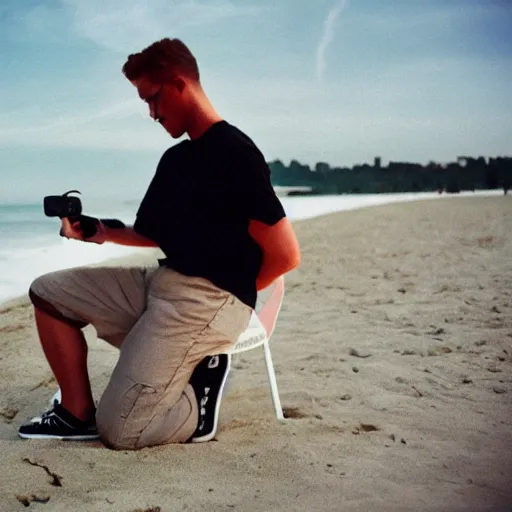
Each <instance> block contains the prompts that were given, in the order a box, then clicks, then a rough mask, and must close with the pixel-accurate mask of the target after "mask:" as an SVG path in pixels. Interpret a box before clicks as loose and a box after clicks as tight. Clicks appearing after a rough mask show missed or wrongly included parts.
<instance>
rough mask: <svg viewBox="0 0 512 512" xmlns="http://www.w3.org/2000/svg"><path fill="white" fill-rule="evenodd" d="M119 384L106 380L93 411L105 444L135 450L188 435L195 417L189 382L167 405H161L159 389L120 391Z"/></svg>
mask: <svg viewBox="0 0 512 512" xmlns="http://www.w3.org/2000/svg"><path fill="white" fill-rule="evenodd" d="M138 386H140V385H138ZM138 386H137V387H138ZM122 388H123V386H122V383H121V385H120V384H118V386H115V389H114V386H111V385H110V384H109V386H107V389H106V390H105V393H104V395H103V396H102V399H101V400H100V402H99V404H98V409H97V411H96V425H97V428H98V433H99V435H100V438H101V440H102V441H103V443H104V444H105V445H106V446H107V447H109V448H112V449H114V450H138V449H141V448H146V447H150V446H157V445H164V444H170V443H185V442H187V441H188V440H189V439H190V437H191V436H192V434H193V433H194V431H195V429H196V426H197V418H198V406H197V402H196V400H195V395H194V392H193V390H192V387H191V386H188V387H187V389H186V390H185V392H184V393H183V394H182V395H181V397H180V398H179V400H178V402H177V403H173V404H172V405H171V404H169V407H162V404H164V403H165V401H166V399H165V398H163V399H162V397H161V394H159V393H149V394H148V393H146V394H144V393H134V392H135V389H136V388H132V389H131V390H130V391H129V392H127V393H126V392H125V393H123V392H122ZM148 389H149V388H147V389H146V391H148ZM114 395H115V396H114Z"/></svg>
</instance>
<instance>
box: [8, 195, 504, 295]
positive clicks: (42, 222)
mask: <svg viewBox="0 0 512 512" xmlns="http://www.w3.org/2000/svg"><path fill="white" fill-rule="evenodd" d="M499 194H503V192H502V191H499V190H496V191H478V192H476V193H473V192H465V193H462V194H458V196H475V195H499ZM445 197H453V196H447V195H446V194H443V195H441V196H440V195H438V194H437V193H406V194H376V195H336V196H295V197H281V198H280V199H281V201H282V203H283V207H284V209H285V211H286V213H287V215H288V217H289V218H290V219H291V220H292V221H293V220H302V219H307V218H312V217H316V216H319V215H323V214H326V213H331V212H335V211H342V210H352V209H356V208H362V207H368V206H373V205H378V204H386V203H392V202H403V201H413V200H421V199H431V198H439V199H442V198H445ZM82 200H83V202H84V213H86V214H87V215H92V216H97V217H104V218H106V217H108V218H118V219H121V220H122V221H123V222H125V223H126V224H133V221H134V218H135V213H136V211H137V208H138V201H134V200H131V201H120V200H118V201H114V200H108V201H101V200H87V201H85V199H83V198H82ZM86 202H87V205H86V204H85V203H86ZM59 228H60V221H59V219H55V218H47V217H45V215H44V212H43V206H42V202H41V203H37V204H36V203H34V204H1V203H0V241H1V245H0V303H1V302H3V301H6V300H9V299H12V298H16V297H19V296H21V295H24V294H26V293H27V290H28V287H29V286H30V283H31V282H32V281H33V280H34V279H35V278H36V277H38V276H39V275H41V274H44V273H46V272H51V271H54V270H60V269H64V268H70V267H76V266H80V265H87V264H91V263H98V262H101V261H104V260H107V259H111V258H115V257H119V256H125V255H129V254H133V253H136V252H142V251H145V250H146V249H139V248H131V247H124V246H117V245H114V244H103V245H101V246H100V245H97V244H88V243H83V242H79V241H75V240H66V239H65V238H62V237H60V236H59Z"/></svg>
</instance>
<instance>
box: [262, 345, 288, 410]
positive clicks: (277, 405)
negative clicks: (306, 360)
mask: <svg viewBox="0 0 512 512" xmlns="http://www.w3.org/2000/svg"><path fill="white" fill-rule="evenodd" d="M263 351H264V353H265V363H266V365H267V375H268V381H269V384H270V392H271V394H272V403H273V404H274V410H275V412H276V417H277V419H278V420H284V415H283V408H282V407H281V400H280V398H279V391H278V389H277V381H276V373H275V371H274V364H273V362H272V354H271V353H270V347H269V346H268V341H265V343H263Z"/></svg>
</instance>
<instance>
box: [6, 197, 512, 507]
mask: <svg viewBox="0 0 512 512" xmlns="http://www.w3.org/2000/svg"><path fill="white" fill-rule="evenodd" d="M295 228H296V231H297V235H298V237H299V240H300V243H301V247H302V251H303V261H302V265H301V267H300V268H299V269H297V270H295V271H293V272H292V273H290V274H289V275H288V276H287V278H286V287H287V292H286V296H285V301H284V304H283V309H282V313H281V315H280V317H279V320H278V324H277V327H276V330H275V333H274V336H273V339H272V342H271V348H272V354H273V357H274V363H275V366H276V372H277V379H278V385H279V390H280V394H281V399H282V402H283V407H284V408H285V414H286V416H287V417H288V418H287V419H286V420H285V421H284V422H283V423H279V422H278V421H277V420H276V419H275V417H274V413H273V409H272V403H271V399H270V394H269V389H268V384H267V380H266V373H265V365H264V360H263V357H262V351H261V350H255V351H251V352H248V353H245V354H241V355H239V356H236V357H234V359H233V364H234V368H233V372H232V376H231V378H230V380H229V382H228V389H227V393H226V396H225V398H224V401H223V406H222V413H221V424H220V429H219V432H218V435H217V440H216V441H213V442H210V443H205V444H198V445H170V446H165V447H157V448H151V449H145V450H141V451H138V452H127V451H119V452H115V451H111V450H108V449H106V448H104V447H103V446H102V445H101V444H100V443H69V442H68V443H63V442H57V441H36V440H31V441H22V440H20V439H18V437H17V433H16V430H17V427H18V426H19V425H20V424H21V423H22V422H23V421H25V420H26V419H27V418H29V417H31V416H33V415H36V414H38V413H40V411H41V409H42V408H44V407H45V406H46V404H47V401H48V399H49V397H50V396H51V395H52V393H53V392H54V391H55V389H56V384H55V381H54V380H53V379H52V378H51V372H50V370H49V367H48V365H47V363H46V361H45V359H44V357H43V354H42V351H41V348H40V346H39V344H38V341H37V337H36V331H35V328H34V325H33V313H32V309H31V307H30V306H29V304H28V301H27V300H26V299H25V298H21V299H19V300H17V301H13V302H11V303H9V304H5V305H3V306H1V307H0V375H1V387H2V389H1V396H0V450H1V453H2V466H3V467H2V471H1V474H0V510H1V511H8V512H11V511H16V510H22V509H24V508H25V507H24V506H23V504H22V502H23V500H24V499H26V500H28V503H30V501H31V500H33V499H36V500H42V501H44V500H46V499H47V498H49V501H48V502H47V503H46V504H42V503H37V502H33V503H32V504H31V505H30V507H31V508H33V509H37V510H51V511H66V512H69V511H91V512H92V511H116V512H117V511H119V512H125V511H126V512H128V511H135V510H138V509H139V510H152V511H161V512H164V511H165V512H167V511H178V510H179V511H181V510H188V511H199V510H208V511H209V512H215V511H232V510H234V511H236V510H239V511H262V512H263V511H264V512H269V511H281V510H282V511H287V512H289V511H295V510H305V511H344V512H349V511H358V512H359V511H365V512H366V511H379V512H387V511H389V512H399V511H414V512H418V511H447V512H448V511H449V512H457V511H462V510H464V511H493V512H495V511H510V510H512V451H511V447H512V409H511V406H512V371H511V369H512V197H504V196H502V197H489V198H457V197H454V198H450V199H442V200H428V201H418V202H413V203H405V204H392V205H386V206H378V207H371V208H364V209H361V210H356V211H349V212H343V213H338V214H331V215H326V216H323V217H319V218H315V219H310V220H305V221H300V222H296V223H295ZM148 261H151V262H152V261H154V257H153V255H152V256H151V257H150V258H148ZM127 263H133V261H131V262H127V261H125V262H124V264H127ZM87 339H88V342H89V346H90V373H91V377H92V381H93V388H94V391H95V394H96V396H98V395H99V393H100V392H101V390H102V389H103V387H104V386H105V384H106V382H107V379H108V376H109V373H110V371H111V369H112V367H113V365H114V364H115V361H116V357H117V355H116V351H115V349H113V348H111V347H110V346H108V345H107V344H106V343H104V342H103V341H102V340H97V339H96V338H95V333H94V331H93V330H92V329H88V330H87ZM34 464H38V465H39V466H35V465H34ZM45 467H46V469H45ZM52 475H57V477H54V476H52ZM56 484H59V485H56Z"/></svg>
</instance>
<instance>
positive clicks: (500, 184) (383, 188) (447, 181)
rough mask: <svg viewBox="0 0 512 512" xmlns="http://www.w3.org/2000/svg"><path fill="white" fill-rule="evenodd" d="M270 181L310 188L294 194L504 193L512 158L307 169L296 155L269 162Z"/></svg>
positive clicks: (508, 184) (511, 181)
mask: <svg viewBox="0 0 512 512" xmlns="http://www.w3.org/2000/svg"><path fill="white" fill-rule="evenodd" d="M269 166H270V170H271V173H272V184H273V185H274V186H286V187H294V186H296V187H299V186H300V187H310V188H311V191H310V192H298V191H296V192H295V193H294V192H290V195H294V194H378V193H394V192H395V193H396V192H429V191H438V192H448V193H457V192H460V191H462V190H472V191H474V190H488V189H497V188H503V190H504V192H505V194H506V193H507V191H508V189H509V188H510V187H511V184H512V158H511V157H498V158H489V159H488V160H486V159H485V158H484V157H482V156H481V157H478V158H472V157H459V158H457V161H456V162H452V163H449V164H443V165H441V164H438V163H435V162H430V163H429V164H428V165H426V166H423V165H421V164H416V163H409V162H389V164H388V165H387V166H386V167H383V166H381V159H380V158H379V157H377V158H375V161H374V163H373V165H369V164H362V165H355V166H353V167H352V168H348V167H331V166H330V165H329V164H327V163H325V162H319V163H317V164H316V165H315V167H314V169H311V168H310V167H309V166H308V165H303V164H301V163H300V162H298V161H297V160H292V161H291V162H290V165H289V166H285V165H284V164H283V162H281V161H280V160H275V161H273V162H270V163H269Z"/></svg>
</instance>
